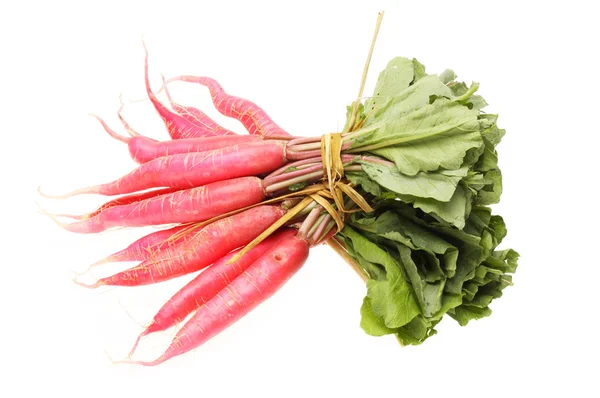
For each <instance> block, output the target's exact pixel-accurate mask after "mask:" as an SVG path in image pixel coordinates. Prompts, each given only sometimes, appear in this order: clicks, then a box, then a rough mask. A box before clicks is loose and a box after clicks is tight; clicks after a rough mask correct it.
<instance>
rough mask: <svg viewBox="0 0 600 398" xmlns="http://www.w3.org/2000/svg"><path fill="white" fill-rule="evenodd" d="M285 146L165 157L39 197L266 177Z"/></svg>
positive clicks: (257, 145)
mask: <svg viewBox="0 0 600 398" xmlns="http://www.w3.org/2000/svg"><path fill="white" fill-rule="evenodd" d="M285 162H286V158H285V144H284V143H282V142H280V141H270V140H269V141H260V142H251V143H247V144H244V145H242V144H240V145H232V146H228V147H225V148H220V149H215V150H212V151H206V152H194V153H187V154H183V153H182V154H176V155H171V156H164V157H162V158H157V159H154V160H151V161H149V162H147V163H144V164H142V165H140V166H139V167H138V168H136V169H135V170H133V171H132V172H130V173H129V174H127V175H125V176H123V177H121V178H119V179H117V180H114V181H112V182H109V183H106V184H100V185H94V186H91V187H86V188H81V189H78V190H75V191H72V192H69V193H67V194H64V195H48V194H45V193H42V192H41V191H40V194H41V195H43V196H45V197H48V198H55V199H64V198H69V197H72V196H75V195H81V194H100V195H107V196H110V195H121V194H127V193H132V192H137V191H141V190H144V189H149V188H159V187H171V188H178V189H185V188H193V187H197V186H201V185H206V184H210V183H212V182H216V181H223V180H227V179H231V178H237V177H247V176H255V175H260V174H264V173H269V172H270V171H273V170H275V169H277V168H278V167H281V166H282V165H283V164H285Z"/></svg>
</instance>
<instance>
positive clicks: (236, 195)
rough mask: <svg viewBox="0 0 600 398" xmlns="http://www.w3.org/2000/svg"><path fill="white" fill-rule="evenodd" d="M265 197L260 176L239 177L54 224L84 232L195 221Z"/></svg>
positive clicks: (204, 219)
mask: <svg viewBox="0 0 600 398" xmlns="http://www.w3.org/2000/svg"><path fill="white" fill-rule="evenodd" d="M265 196H266V193H265V190H264V187H263V183H262V180H261V179H260V178H258V177H240V178H233V179H230V180H224V181H217V182H213V183H211V184H207V185H203V186H200V187H196V188H191V189H184V190H180V191H177V192H173V193H170V194H165V195H160V196H156V197H153V198H150V199H145V200H142V201H138V202H135V203H131V204H126V205H120V206H112V207H110V208H106V209H105V210H103V211H101V212H100V213H99V214H97V215H95V216H93V217H91V218H88V219H86V220H82V221H77V222H73V223H70V224H67V223H61V222H58V224H59V225H60V226H61V227H62V228H64V229H66V230H67V231H70V232H76V233H84V234H86V233H98V232H102V231H105V230H107V229H109V228H114V227H143V226H147V225H159V224H175V223H190V222H199V221H206V220H209V219H211V218H213V217H217V216H220V215H222V214H225V213H227V212H230V211H233V210H237V209H241V208H243V207H246V206H250V205H253V204H256V203H259V202H260V201H262V200H263V199H264V198H265Z"/></svg>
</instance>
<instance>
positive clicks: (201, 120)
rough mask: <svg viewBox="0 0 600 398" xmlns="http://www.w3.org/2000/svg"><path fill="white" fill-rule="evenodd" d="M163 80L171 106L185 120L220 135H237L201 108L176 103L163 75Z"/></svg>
mask: <svg viewBox="0 0 600 398" xmlns="http://www.w3.org/2000/svg"><path fill="white" fill-rule="evenodd" d="M162 80H163V87H164V89H165V94H166V95H167V99H168V100H169V103H170V104H171V107H172V108H173V109H174V110H175V112H177V113H178V114H179V115H180V116H181V117H183V118H184V119H185V120H187V121H188V122H190V123H192V124H194V125H197V126H198V127H201V128H203V129H207V130H209V131H210V132H211V133H213V134H215V135H218V136H226V135H236V133H234V132H233V131H231V130H227V129H226V128H224V127H222V126H220V125H219V124H217V123H216V122H215V121H214V120H212V119H211V118H210V117H208V115H206V114H205V113H204V112H202V111H201V110H200V109H197V108H194V107H191V106H183V105H180V104H178V103H176V102H175V101H173V99H172V98H171V93H169V89H168V87H167V84H166V81H165V78H164V77H163V79H162ZM181 138H191V137H184V136H181V137H180V138H179V139H181Z"/></svg>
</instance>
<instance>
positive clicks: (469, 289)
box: [53, 15, 518, 365]
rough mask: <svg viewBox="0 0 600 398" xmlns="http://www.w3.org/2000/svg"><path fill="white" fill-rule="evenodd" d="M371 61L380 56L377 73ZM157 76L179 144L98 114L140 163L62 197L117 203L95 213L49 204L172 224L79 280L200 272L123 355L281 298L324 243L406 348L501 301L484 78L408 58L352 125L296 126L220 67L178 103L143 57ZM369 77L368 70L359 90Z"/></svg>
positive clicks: (190, 336)
mask: <svg viewBox="0 0 600 398" xmlns="http://www.w3.org/2000/svg"><path fill="white" fill-rule="evenodd" d="M380 18H381V15H380ZM379 22H380V19H379ZM378 26H379V25H378ZM376 32H377V30H376ZM371 52H372V48H371ZM370 54H371V53H370ZM370 54H369V59H370V56H371V55H370ZM367 69H368V62H367V67H366V68H365V73H364V75H365V76H366V72H367ZM173 81H185V82H191V83H197V84H201V85H204V86H206V87H207V88H208V90H209V92H210V95H211V97H212V99H213V102H214V105H215V107H216V109H217V110H219V111H220V112H221V113H222V114H223V115H225V116H228V117H232V118H235V119H237V120H239V121H240V122H241V123H242V124H243V125H244V126H245V127H246V129H247V130H248V132H249V133H250V135H247V136H245V135H237V134H236V133H234V132H232V131H229V130H227V129H224V128H223V127H221V126H219V125H218V124H217V123H216V122H215V121H213V120H211V119H210V118H208V116H206V115H205V114H204V113H203V112H202V111H200V110H199V109H196V108H193V107H189V106H184V105H181V104H178V103H176V102H175V101H174V100H173V99H172V98H171V96H170V93H169V91H168V85H169V84H170V83H171V82H173ZM145 83H146V90H147V94H148V97H149V99H150V101H151V103H152V105H153V106H154V108H155V109H156V111H157V112H158V113H159V115H160V116H161V117H162V119H163V121H164V123H165V126H166V128H167V130H168V132H169V134H170V136H171V140H168V141H163V142H158V141H155V140H152V139H149V138H147V137H144V136H143V135H140V134H139V133H137V132H136V131H134V130H133V129H132V128H131V127H130V126H129V124H128V123H127V122H126V121H125V120H124V119H123V118H122V116H121V114H120V110H119V117H120V119H121V121H122V122H123V125H124V128H125V129H126V131H127V132H128V133H129V135H130V136H129V137H125V136H123V135H120V134H118V133H117V132H115V131H113V130H112V129H111V128H110V127H109V126H108V125H107V124H106V123H105V122H104V121H103V120H102V119H100V118H98V119H99V120H100V122H101V123H102V125H103V127H104V129H105V130H106V131H107V132H108V133H109V134H110V135H111V136H112V137H114V138H116V139H118V140H119V141H122V142H124V143H126V144H127V147H128V150H129V153H130V155H131V157H132V159H134V160H135V161H136V162H138V163H139V164H140V166H139V167H138V168H136V169H135V170H133V171H131V172H130V173H128V174H127V175H125V176H123V177H122V178H119V179H117V180H115V181H113V182H109V183H106V184H101V185H96V186H92V187H88V188H83V189H79V190H76V191H73V192H71V193H69V194H66V195H61V196H58V197H62V198H65V197H70V196H73V195H77V194H84V193H85V194H100V195H108V196H115V195H120V196H118V197H117V198H116V199H113V200H111V201H108V202H107V203H106V204H104V205H103V206H101V207H100V208H98V209H96V210H95V211H93V212H91V213H89V214H86V215H77V216H75V215H56V216H53V218H54V219H55V221H56V222H57V223H58V224H59V225H60V226H62V227H63V228H65V229H67V230H69V231H73V232H78V233H96V232H100V231H104V230H106V229H110V228H113V227H139V226H147V225H165V226H169V227H170V228H168V229H163V230H160V231H158V232H154V233H152V234H150V235H147V236H145V237H143V238H141V239H139V240H138V241H136V242H134V243H132V244H131V245H129V246H128V247H127V248H125V249H123V250H121V251H120V252H117V253H115V254H112V255H110V256H108V257H106V258H105V259H103V260H100V261H98V262H97V263H95V264H94V266H97V265H100V264H103V263H106V262H111V261H137V262H139V263H138V264H137V265H135V266H134V267H132V268H129V269H126V270H124V271H121V272H119V273H117V274H115V275H112V276H109V277H105V278H102V279H99V280H97V281H96V282H94V283H91V284H86V283H83V282H81V281H79V280H77V281H76V282H77V283H79V284H81V285H83V286H86V287H90V288H96V287H99V286H103V285H116V286H139V285H145V284H152V283H157V282H161V281H166V280H169V279H173V278H176V277H179V276H182V275H186V274H190V273H193V272H198V271H202V270H203V271H202V272H200V273H199V274H198V275H197V276H196V277H195V278H194V279H193V280H192V281H191V282H190V283H188V284H187V285H186V286H184V287H183V288H182V289H181V290H180V291H179V292H178V293H177V294H176V295H175V296H174V297H172V298H171V299H170V300H169V301H167V302H166V303H165V305H164V306H163V307H162V308H161V309H160V310H159V311H158V313H157V314H156V316H155V317H154V319H153V320H152V322H151V323H150V325H149V326H148V327H147V328H146V329H145V330H144V331H143V332H142V333H141V334H140V336H139V337H138V339H137V341H136V342H135V344H134V347H133V348H132V350H131V352H130V353H129V355H128V357H127V359H126V360H125V362H133V363H138V364H143V365H156V364H159V363H161V362H163V361H165V360H167V359H169V358H172V357H174V356H176V355H180V354H182V353H184V352H187V351H189V350H191V349H193V348H195V347H198V346H199V345H201V344H203V343H204V342H206V341H207V340H208V339H210V338H211V337H212V336H214V335H216V334H217V333H219V332H220V331H222V330H223V329H225V328H226V327H227V326H229V325H231V324H232V323H233V322H235V321H236V320H238V319H240V318H241V317H242V316H244V315H245V314H247V313H248V312H249V311H250V310H252V309H253V308H254V307H256V306H257V305H258V304H259V303H260V302H262V301H264V300H266V299H267V298H269V297H270V296H271V295H272V294H274V293H275V292H276V291H277V290H278V289H279V288H280V287H281V286H282V285H283V284H284V283H285V282H286V281H287V280H288V279H289V278H290V277H291V276H292V275H293V274H294V273H295V272H297V271H298V269H299V268H300V267H301V266H302V264H303V263H304V262H305V261H306V259H307V258H308V253H309V249H310V247H312V246H314V245H316V244H318V243H321V242H326V243H327V244H329V246H331V247H332V248H333V249H334V250H335V251H336V252H337V253H338V254H340V255H341V256H342V258H344V259H345V260H346V261H347V262H348V263H349V264H350V265H351V266H352V267H354V268H355V270H357V271H358V272H359V274H360V275H361V276H362V277H363V279H364V280H365V281H366V283H367V296H366V297H365V299H364V302H363V306H362V308H361V315H362V320H361V326H362V327H363V329H364V330H365V331H366V332H367V333H369V334H371V335H376V336H380V335H385V334H395V335H396V336H397V338H398V340H399V341H400V343H401V344H404V345H406V344H419V343H422V342H423V341H424V340H425V339H427V338H428V337H430V336H431V335H433V334H435V333H436V331H435V329H434V327H435V326H436V325H437V324H438V323H439V322H440V320H441V319H442V318H443V316H444V315H445V314H448V315H449V316H450V317H452V318H454V319H455V320H457V321H458V322H459V323H460V324H461V325H466V324H467V323H468V322H469V321H470V320H472V319H479V318H481V317H485V316H488V315H489V314H490V313H491V310H490V308H489V304H490V303H491V301H492V300H493V299H494V298H497V297H500V296H501V294H502V290H503V289H504V288H505V287H506V286H507V285H511V284H512V279H511V275H510V274H512V273H514V272H515V269H516V266H517V259H518V254H517V253H516V252H515V251H513V250H510V249H505V250H497V247H498V245H499V244H500V243H501V241H502V239H503V238H504V237H505V235H506V227H505V225H504V222H503V220H502V218H501V217H500V216H496V215H492V214H491V210H490V208H489V207H488V206H489V205H491V204H494V203H496V202H498V200H499V199H500V194H501V191H502V179H501V173H500V170H499V168H498V157H497V153H496V149H495V148H496V146H497V145H498V143H499V142H500V140H501V138H502V136H503V134H504V130H501V129H499V128H498V127H497V124H496V122H497V116H496V115H489V114H486V113H484V112H483V110H482V109H483V108H484V107H485V106H486V103H485V101H484V100H483V98H482V97H480V96H478V95H476V94H475V92H476V91H477V89H478V85H477V84H472V85H470V86H467V85H465V84H464V83H461V82H457V81H456V76H455V74H454V73H453V72H452V71H445V72H443V73H442V74H440V75H429V74H427V73H426V72H425V67H424V66H423V65H422V64H420V63H419V62H417V61H416V60H414V59H407V58H400V57H398V58H395V59H393V60H392V61H390V63H389V64H388V65H387V67H386V68H385V70H383V71H382V72H381V73H380V75H379V80H378V81H377V85H376V88H375V93H374V94H373V96H372V97H369V99H367V100H366V101H364V102H362V101H356V102H354V103H353V104H352V105H351V106H350V107H348V115H347V121H346V125H345V127H344V130H343V131H342V132H340V133H335V134H325V135H324V136H322V137H297V136H293V135H290V134H289V133H287V132H286V131H284V130H283V129H281V127H279V126H278V125H277V124H276V123H275V122H274V121H273V120H272V119H271V118H270V117H269V116H268V115H267V114H266V112H265V111H264V110H262V109H261V108H260V107H258V106H257V105H256V104H254V103H253V102H251V101H248V100H246V99H242V98H238V97H234V96H231V95H229V94H227V93H226V92H225V91H224V89H223V88H222V87H221V85H220V84H219V83H217V82H216V81H215V80H214V79H211V78H208V77H194V76H179V77H174V78H171V79H168V80H164V81H163V83H164V85H163V88H164V91H165V94H166V96H167V99H168V102H169V104H170V106H171V108H169V107H167V106H166V105H165V104H163V103H162V102H161V101H160V100H159V98H158V97H157V95H156V94H155V93H154V92H153V91H152V89H151V87H150V83H149V77H148V54H147V53H146V64H145ZM363 86H364V78H363V85H362V86H361V92H360V93H359V98H360V97H362V87H363ZM161 90H162V89H161ZM56 217H70V218H72V219H75V221H74V222H71V223H64V222H61V221H58V219H57V218H56ZM173 224H175V226H173ZM190 314H192V317H191V318H190V320H189V321H188V322H187V323H185V324H184V325H183V327H182V328H181V329H180V330H179V332H178V333H177V335H176V336H175V338H174V340H173V341H172V343H171V345H170V346H169V347H168V348H167V350H166V351H165V353H164V354H163V355H162V356H161V357H159V358H158V359H156V360H154V361H133V360H132V359H131V357H132V355H133V354H134V352H135V350H136V348H137V346H138V343H139V342H140V339H141V338H142V337H144V336H146V335H148V334H150V333H154V332H159V331H163V330H166V329H169V328H171V327H173V326H175V325H176V324H178V323H179V322H182V321H183V320H184V319H185V318H186V317H187V316H188V315H190Z"/></svg>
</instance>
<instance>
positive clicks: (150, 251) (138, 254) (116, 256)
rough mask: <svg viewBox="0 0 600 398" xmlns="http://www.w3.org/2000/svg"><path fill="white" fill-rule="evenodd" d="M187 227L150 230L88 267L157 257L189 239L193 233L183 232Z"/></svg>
mask: <svg viewBox="0 0 600 398" xmlns="http://www.w3.org/2000/svg"><path fill="white" fill-rule="evenodd" d="M188 228H190V226H189V225H177V226H175V227H172V228H169V229H161V230H160V231H156V232H152V233H150V234H148V235H145V236H143V237H141V238H140V239H138V240H136V241H135V242H133V243H131V244H130V245H129V246H127V247H126V248H125V249H123V250H119V251H118V252H116V253H113V254H111V255H110V256H107V257H105V258H103V259H101V260H99V261H96V262H95V263H94V264H92V265H91V266H90V268H91V267H95V266H97V265H100V264H106V263H111V262H112V263H116V262H124V261H145V260H149V259H151V258H155V257H158V256H159V254H160V253H161V252H162V251H163V250H165V249H166V248H168V247H170V246H174V245H176V244H178V243H180V242H183V241H186V240H188V239H190V238H191V237H192V236H193V234H191V233H185V230H186V229H188Z"/></svg>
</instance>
